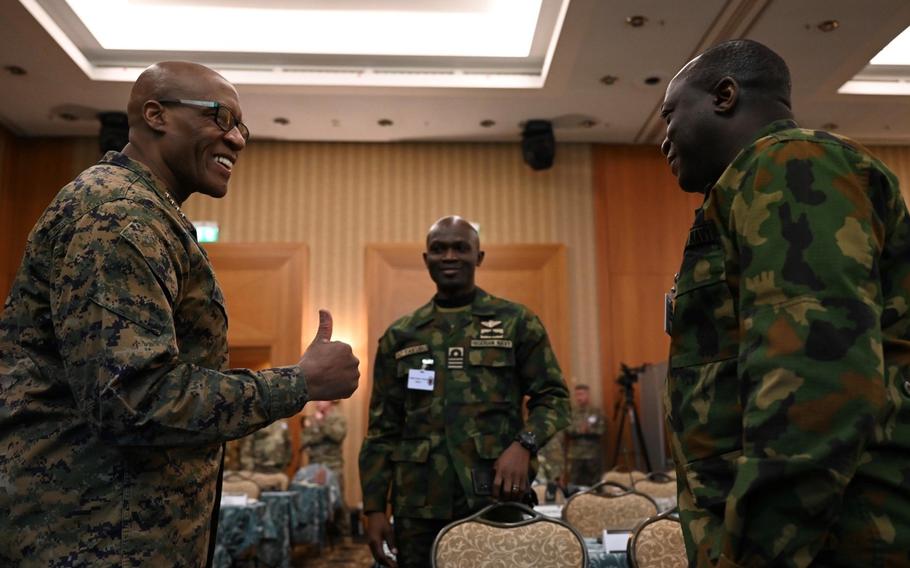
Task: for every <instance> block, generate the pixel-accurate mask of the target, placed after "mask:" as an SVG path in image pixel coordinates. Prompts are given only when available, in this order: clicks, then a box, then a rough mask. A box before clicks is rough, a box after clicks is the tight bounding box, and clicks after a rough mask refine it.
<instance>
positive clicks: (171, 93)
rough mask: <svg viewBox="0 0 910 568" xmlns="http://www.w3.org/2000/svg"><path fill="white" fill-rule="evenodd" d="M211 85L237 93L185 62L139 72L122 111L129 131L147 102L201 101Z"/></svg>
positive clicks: (211, 72)
mask: <svg viewBox="0 0 910 568" xmlns="http://www.w3.org/2000/svg"><path fill="white" fill-rule="evenodd" d="M212 84H220V85H221V86H223V87H226V88H228V89H230V90H231V91H233V92H234V94H235V95H236V93H237V90H236V89H234V86H233V85H231V84H230V83H229V82H228V80H227V79H225V78H224V77H222V76H221V75H220V74H219V73H218V72H216V71H214V70H213V69H209V68H208V67H206V66H205V65H199V64H198V63H191V62H189V61H162V62H161V63H156V64H154V65H152V66H151V67H149V68H148V69H146V70H145V71H143V72H142V74H141V75H139V78H138V79H136V83H135V84H133V90H132V91H130V101H129V103H128V104H127V107H126V113H127V116H128V117H129V122H130V128H136V127H137V126H139V125H140V124H141V123H142V122H143V119H142V108H143V106H144V105H145V103H146V102H147V101H158V100H163V99H202V98H207V97H208V95H207V94H206V93H208V92H209V90H210V89H209V87H210V86H211V85H212Z"/></svg>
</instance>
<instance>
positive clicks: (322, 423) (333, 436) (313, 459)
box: [300, 400, 351, 536]
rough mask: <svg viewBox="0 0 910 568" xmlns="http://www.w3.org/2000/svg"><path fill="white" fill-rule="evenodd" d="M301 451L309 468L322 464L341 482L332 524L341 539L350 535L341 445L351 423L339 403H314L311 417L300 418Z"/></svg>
mask: <svg viewBox="0 0 910 568" xmlns="http://www.w3.org/2000/svg"><path fill="white" fill-rule="evenodd" d="M301 422H302V424H301V425H302V428H301V430H300V446H301V450H302V451H305V452H307V455H308V456H309V465H314V464H319V465H321V466H323V467H326V468H328V469H330V470H331V471H332V473H334V474H335V478H336V479H337V480H338V492H339V496H338V499H339V503H338V505H339V506H338V510H336V511H335V515H334V517H333V521H332V524H333V526H334V527H335V530H337V531H338V533H339V534H340V535H342V536H350V534H351V527H350V524H351V519H350V516H349V513H348V508H347V504H346V502H345V500H344V456H343V454H342V447H341V446H342V443H343V442H344V438H345V436H346V435H347V433H348V422H347V419H345V417H344V415H343V414H342V413H341V412H338V405H337V401H327V400H321V401H319V402H317V403H316V404H315V409H314V412H313V415H312V416H304V417H303V418H302V419H301ZM316 481H317V482H318V483H325V481H326V475H325V473H324V472H320V475H318V476H317V479H316Z"/></svg>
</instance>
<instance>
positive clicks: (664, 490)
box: [635, 479, 676, 499]
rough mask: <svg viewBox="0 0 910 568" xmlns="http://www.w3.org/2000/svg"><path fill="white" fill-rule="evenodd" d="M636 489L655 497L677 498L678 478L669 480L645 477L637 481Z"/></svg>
mask: <svg viewBox="0 0 910 568" xmlns="http://www.w3.org/2000/svg"><path fill="white" fill-rule="evenodd" d="M635 490H636V491H638V492H640V493H644V494H645V495H649V496H651V497H654V498H661V499H675V498H676V480H675V479H671V480H669V481H663V482H661V481H651V480H650V479H644V480H642V481H639V482H637V483H635Z"/></svg>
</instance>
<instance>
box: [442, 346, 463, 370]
mask: <svg viewBox="0 0 910 568" xmlns="http://www.w3.org/2000/svg"><path fill="white" fill-rule="evenodd" d="M446 368H447V369H464V347H449V352H448V356H447V357H446Z"/></svg>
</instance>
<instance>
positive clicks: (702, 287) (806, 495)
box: [661, 40, 910, 567]
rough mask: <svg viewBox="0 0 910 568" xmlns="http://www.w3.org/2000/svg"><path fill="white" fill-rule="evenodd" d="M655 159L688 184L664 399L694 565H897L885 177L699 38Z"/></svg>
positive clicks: (909, 501)
mask: <svg viewBox="0 0 910 568" xmlns="http://www.w3.org/2000/svg"><path fill="white" fill-rule="evenodd" d="M661 112H662V116H663V117H664V118H665V119H666V121H667V134H666V139H665V140H664V142H663V144H662V147H661V149H662V151H663V152H664V154H666V156H667V159H668V161H669V163H670V167H671V169H672V171H673V173H674V174H675V175H676V177H677V178H678V181H679V185H680V186H681V187H682V188H683V189H684V190H685V191H689V192H704V193H705V200H704V203H703V205H702V206H701V207H700V208H699V209H698V210H697V211H696V214H695V222H694V224H693V226H692V228H691V230H690V232H689V238H688V241H687V242H686V246H685V250H684V253H683V260H682V266H681V268H680V271H679V276H678V279H677V282H676V285H675V300H674V301H673V303H672V312H671V316H672V319H671V324H670V333H671V350H670V372H669V375H668V380H667V389H666V400H665V406H666V408H667V423H668V426H669V429H670V432H671V446H672V451H673V455H674V457H675V460H676V464H677V471H678V480H679V482H678V483H679V507H680V516H681V520H682V523H683V530H684V535H685V540H686V548H687V550H688V554H689V562H690V564H691V565H693V566H695V565H697V566H749V567H752V566H755V567H757V566H863V567H873V566H908V565H910V348H908V347H907V346H908V345H910V313H908V309H910V217H908V213H907V207H906V205H905V204H904V201H903V199H902V198H901V194H900V191H899V188H898V183H897V180H896V179H895V177H894V175H893V174H892V173H891V172H890V171H889V170H888V168H886V167H885V166H884V164H882V163H881V162H880V161H878V160H877V159H876V158H875V157H873V156H872V155H871V154H870V153H869V152H868V150H866V149H865V148H863V147H862V146H861V145H859V144H857V143H856V142H854V141H852V140H849V139H847V138H844V137H841V136H836V135H833V134H830V133H828V132H822V131H816V130H807V129H801V128H799V127H797V125H796V123H795V122H794V121H793V119H792V113H791V110H790V75H789V71H788V69H787V66H786V64H785V63H784V61H783V60H782V59H781V58H780V57H779V56H778V55H777V54H776V53H774V52H773V51H771V50H769V49H768V48H767V47H765V46H763V45H761V44H758V43H756V42H752V41H748V40H736V41H731V42H725V43H723V44H720V45H718V46H715V47H713V48H711V49H709V50H708V51H706V52H705V53H703V54H702V55H701V56H699V57H697V58H696V59H694V60H693V61H691V62H689V63H688V64H687V65H686V66H685V67H683V69H682V70H681V71H680V72H679V73H678V74H677V75H676V77H675V78H674V79H673V80H672V81H671V82H670V84H669V86H668V87H667V92H666V97H665V99H664V102H663V106H662V108H661Z"/></svg>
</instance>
